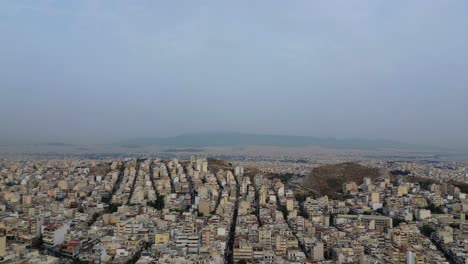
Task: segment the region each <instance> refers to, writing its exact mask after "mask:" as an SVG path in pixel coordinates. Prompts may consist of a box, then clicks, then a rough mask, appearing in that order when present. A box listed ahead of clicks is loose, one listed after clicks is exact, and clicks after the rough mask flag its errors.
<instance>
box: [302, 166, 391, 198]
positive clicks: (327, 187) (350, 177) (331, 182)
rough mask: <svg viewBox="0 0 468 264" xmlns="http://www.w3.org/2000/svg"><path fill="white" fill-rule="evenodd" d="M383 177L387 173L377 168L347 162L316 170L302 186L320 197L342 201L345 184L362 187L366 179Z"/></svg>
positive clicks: (306, 178) (305, 178) (303, 181)
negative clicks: (342, 190) (326, 196)
mask: <svg viewBox="0 0 468 264" xmlns="http://www.w3.org/2000/svg"><path fill="white" fill-rule="evenodd" d="M381 176H387V173H385V172H382V171H380V170H379V169H377V168H370V167H366V166H363V165H360V164H357V163H353V162H346V163H340V164H335V165H324V166H320V167H317V168H314V169H313V170H312V171H311V172H310V174H309V175H307V176H306V177H304V179H302V185H303V186H304V187H306V188H308V189H311V190H313V191H314V192H316V193H317V194H318V195H328V197H330V198H333V199H342V198H343V197H342V195H341V194H339V192H341V189H342V186H343V184H344V183H346V182H350V181H354V182H356V183H357V184H358V185H360V184H362V183H363V179H364V178H365V177H369V178H372V179H375V178H378V177H381Z"/></svg>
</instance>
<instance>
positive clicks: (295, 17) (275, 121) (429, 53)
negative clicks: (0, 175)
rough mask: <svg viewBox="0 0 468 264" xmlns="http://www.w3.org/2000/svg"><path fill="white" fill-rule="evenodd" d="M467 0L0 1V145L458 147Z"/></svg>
mask: <svg viewBox="0 0 468 264" xmlns="http://www.w3.org/2000/svg"><path fill="white" fill-rule="evenodd" d="M467 11H468V2H466V1H320V2H319V1H288V2H284V1H255V2H252V1H235V2H231V3H227V2H224V1H221V2H220V1H182V2H180V1H138V2H133V1H132V2H130V1H99V2H98V1H2V3H1V4H0V22H1V23H0V36H1V39H2V41H1V42H0V57H1V58H2V59H1V60H0V80H1V81H0V83H1V85H0V87H1V88H0V90H1V96H0V122H1V124H2V125H1V128H0V138H1V140H0V141H1V143H3V144H8V143H21V142H49V141H54V142H56V141H57V142H66V143H77V142H78V143H109V142H115V141H119V140H126V139H132V138H139V137H159V136H175V135H179V134H186V133H192V132H211V131H233V132H248V133H256V134H280V135H303V136H316V137H338V138H365V139H375V138H385V139H390V140H396V141H402V142H407V143H417V144H428V145H434V146H441V147H451V148H464V149H467V148H468V143H467V142H468V140H467V135H468V123H467V122H465V121H466V116H467V115H468V107H467V106H466V99H467V98H468V89H467V86H466V85H467V83H468V75H467V74H466V72H467V69H468V34H466V33H467V32H466V25H467V24H468V17H467V16H466V13H467Z"/></svg>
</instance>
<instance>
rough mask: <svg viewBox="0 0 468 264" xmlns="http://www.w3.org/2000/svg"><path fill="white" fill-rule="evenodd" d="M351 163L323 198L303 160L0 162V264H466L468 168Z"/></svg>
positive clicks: (459, 164)
mask: <svg viewBox="0 0 468 264" xmlns="http://www.w3.org/2000/svg"><path fill="white" fill-rule="evenodd" d="M333 162H335V163H337V162H338V161H330V163H333ZM359 163H360V164H361V165H363V166H369V167H375V168H379V169H380V170H385V171H386V173H382V174H381V175H380V177H377V178H372V177H367V176H366V175H362V181H361V182H354V181H350V182H345V183H344V184H342V186H338V189H339V191H338V192H339V193H340V195H342V197H343V199H333V198H331V197H328V196H327V195H320V192H319V190H312V189H307V188H305V187H303V186H302V185H303V184H302V181H304V180H306V179H307V173H308V172H309V171H310V170H311V169H312V168H315V167H319V166H321V165H322V164H321V163H313V164H311V163H310V162H306V161H300V162H296V163H294V162H291V161H288V162H280V161H265V160H261V161H257V162H256V161H252V160H249V161H222V160H215V159H207V158H199V157H194V156H192V157H190V159H188V160H179V159H170V160H162V159H158V158H138V159H130V158H127V159H121V160H79V159H62V160H58V159H52V160H31V159H30V160H14V159H3V160H1V163H0V177H1V178H0V180H1V181H0V190H1V194H2V195H1V197H0V258H1V261H0V263H199V264H205V263H206V264H208V263H468V222H467V220H466V213H467V212H468V200H467V197H466V189H465V188H466V187H465V186H457V183H460V182H466V181H467V180H468V164H467V163H463V162H436V163H435V162H426V163H425V162H420V161H404V162H403V161H377V160H367V161H359ZM390 172H391V173H390ZM393 174H401V175H400V176H394V175H393ZM285 175H287V176H289V177H285ZM414 179H417V180H416V181H415V180H414ZM426 180H428V181H426Z"/></svg>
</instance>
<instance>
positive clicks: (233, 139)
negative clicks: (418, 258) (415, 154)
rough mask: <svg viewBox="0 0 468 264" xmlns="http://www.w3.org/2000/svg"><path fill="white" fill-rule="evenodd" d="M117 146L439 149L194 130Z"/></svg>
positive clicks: (376, 141) (383, 142)
mask: <svg viewBox="0 0 468 264" xmlns="http://www.w3.org/2000/svg"><path fill="white" fill-rule="evenodd" d="M117 145H119V146H121V147H128V148H138V147H143V146H148V145H157V146H170V147H181V148H187V147H209V146H249V145H250V146H252V145H255V146H276V147H302V146H318V147H323V148H333V149H356V150H359V149H361V150H381V149H401V150H412V151H442V150H447V149H442V148H438V147H431V146H424V145H416V144H406V143H401V142H397V141H392V140H385V139H336V138H319V137H309V136H288V135H262V134H248V133H231V132H229V133H226V132H222V133H196V134H183V135H179V136H174V137H164V138H163V137H149V138H136V139H131V140H126V141H121V142H118V143H117Z"/></svg>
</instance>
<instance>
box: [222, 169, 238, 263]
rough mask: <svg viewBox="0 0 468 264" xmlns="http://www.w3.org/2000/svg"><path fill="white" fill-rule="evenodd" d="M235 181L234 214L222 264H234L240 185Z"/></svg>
mask: <svg viewBox="0 0 468 264" xmlns="http://www.w3.org/2000/svg"><path fill="white" fill-rule="evenodd" d="M235 179H236V201H235V203H234V212H233V214H232V221H231V228H230V229H229V238H228V242H227V244H226V253H225V255H224V257H225V259H224V263H226V264H234V241H235V238H236V225H237V215H238V213H239V196H240V183H239V181H238V180H237V178H235Z"/></svg>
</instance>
